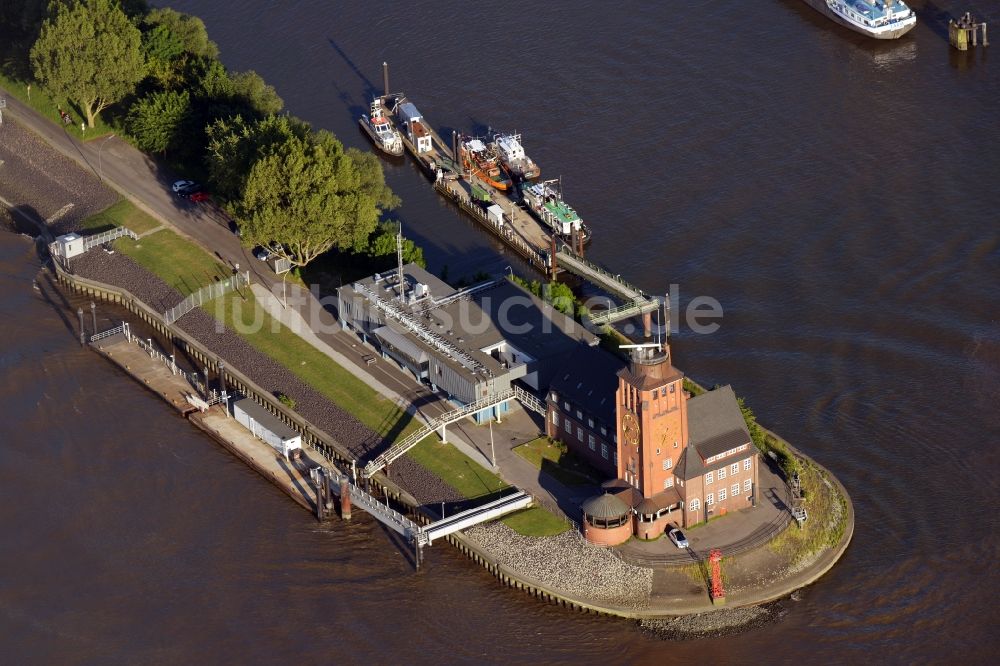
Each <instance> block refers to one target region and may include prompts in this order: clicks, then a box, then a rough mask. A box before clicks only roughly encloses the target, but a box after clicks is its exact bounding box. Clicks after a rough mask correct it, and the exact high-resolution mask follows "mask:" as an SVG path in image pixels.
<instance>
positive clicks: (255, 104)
mask: <svg viewBox="0 0 1000 666" xmlns="http://www.w3.org/2000/svg"><path fill="white" fill-rule="evenodd" d="M229 79H230V81H231V82H232V96H233V97H234V98H235V100H236V101H239V102H242V103H244V104H246V105H247V106H249V107H250V108H251V109H253V110H254V111H255V112H256V113H257V114H258V115H260V116H269V115H273V114H275V113H278V112H279V111H281V109H282V107H283V106H285V103H284V102H283V101H282V99H281V98H280V97H278V93H277V92H276V91H275V90H274V86H269V85H267V83H266V82H265V81H264V79H262V78H261V76H260V74H258V73H257V72H255V71H253V70H250V71H247V72H237V73H235V74H231V75H230V77H229Z"/></svg>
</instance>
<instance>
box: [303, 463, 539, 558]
mask: <svg viewBox="0 0 1000 666" xmlns="http://www.w3.org/2000/svg"><path fill="white" fill-rule="evenodd" d="M309 475H310V478H311V479H312V481H313V483H314V484H315V486H316V488H317V504H318V505H319V504H321V503H323V498H324V497H326V498H329V497H331V496H332V495H333V494H336V495H338V496H339V495H340V494H341V493H342V492H343V489H344V488H346V489H347V492H348V496H349V497H350V502H351V505H353V506H357V507H360V508H361V509H363V510H364V511H365V512H367V513H368V515H370V516H371V517H372V518H374V519H375V520H377V521H379V522H380V523H382V524H383V525H385V526H386V527H388V528H389V529H391V530H392V531H394V532H396V533H397V534H400V535H402V536H403V537H404V538H405V539H406V540H407V541H408V542H410V543H411V544H412V545H413V547H414V550H415V555H416V558H415V560H416V565H417V568H419V567H420V561H421V560H422V559H423V557H422V555H421V550H422V548H423V547H424V546H430V545H433V543H434V540H435V539H441V538H444V537H446V536H448V535H449V534H452V533H454V532H458V531H460V530H464V529H468V528H469V527H473V526H475V525H479V524H480V523H485V522H487V521H490V520H495V519H497V518H500V517H502V516H505V515H507V514H508V513H513V512H514V511H520V510H521V509H526V508H528V507H529V506H531V504H532V503H533V502H534V499H533V498H532V497H531V495H529V494H528V493H526V492H524V491H523V490H520V489H515V492H513V493H512V494H510V495H507V496H505V497H501V498H499V499H496V500H492V501H490V502H487V503H486V504H483V505H480V506H477V507H473V508H471V509H468V510H466V511H462V512H460V513H456V514H455V515H453V516H448V517H446V518H445V517H442V518H441V520H438V521H435V522H433V523H429V524H427V525H424V526H423V527H421V526H420V525H417V524H416V523H415V522H413V521H412V520H410V519H409V518H407V517H406V516H404V515H403V514H401V513H400V512H399V511H396V510H395V509H393V508H392V507H391V506H389V505H388V503H383V502H381V501H379V499H378V498H377V497H375V496H374V495H371V494H369V493H367V492H365V491H364V490H362V489H361V488H360V487H358V486H357V485H355V484H353V483H351V482H350V479H349V478H348V476H347V475H346V474H343V473H341V472H340V471H338V470H336V469H331V468H329V467H314V468H312V470H310V473H309ZM317 513H318V515H321V516H325V515H326V507H322V506H317Z"/></svg>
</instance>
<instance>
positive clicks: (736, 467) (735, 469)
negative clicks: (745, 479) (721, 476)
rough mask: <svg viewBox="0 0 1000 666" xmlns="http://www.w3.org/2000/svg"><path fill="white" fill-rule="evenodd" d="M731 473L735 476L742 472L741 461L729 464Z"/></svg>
mask: <svg viewBox="0 0 1000 666" xmlns="http://www.w3.org/2000/svg"><path fill="white" fill-rule="evenodd" d="M729 473H730V474H732V475H733V476H736V475H737V474H739V473H740V464H739V463H733V464H732V465H730V466H729Z"/></svg>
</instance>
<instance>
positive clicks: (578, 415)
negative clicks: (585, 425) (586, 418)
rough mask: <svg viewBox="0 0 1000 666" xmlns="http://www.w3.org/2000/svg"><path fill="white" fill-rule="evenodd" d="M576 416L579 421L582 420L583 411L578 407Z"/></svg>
mask: <svg viewBox="0 0 1000 666" xmlns="http://www.w3.org/2000/svg"><path fill="white" fill-rule="evenodd" d="M576 418H578V419H580V420H581V421H583V412H581V411H580V410H579V409H578V410H576Z"/></svg>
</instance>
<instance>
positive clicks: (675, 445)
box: [674, 439, 677, 449]
mask: <svg viewBox="0 0 1000 666" xmlns="http://www.w3.org/2000/svg"><path fill="white" fill-rule="evenodd" d="M674 448H675V449H676V448H677V440H676V439H675V440H674Z"/></svg>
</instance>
